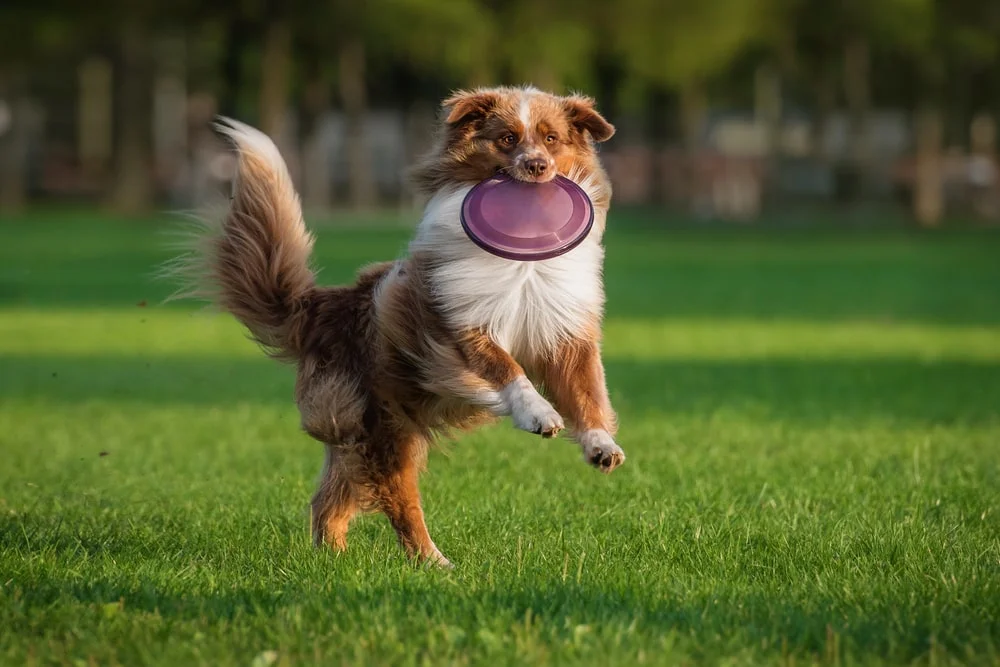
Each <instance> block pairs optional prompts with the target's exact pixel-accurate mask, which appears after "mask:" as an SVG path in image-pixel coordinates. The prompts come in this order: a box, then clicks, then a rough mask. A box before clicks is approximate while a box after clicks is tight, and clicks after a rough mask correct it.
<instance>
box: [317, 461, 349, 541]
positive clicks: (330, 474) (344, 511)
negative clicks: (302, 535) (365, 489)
mask: <svg viewBox="0 0 1000 667" xmlns="http://www.w3.org/2000/svg"><path fill="white" fill-rule="evenodd" d="M357 511H358V498H357V493H356V489H355V488H354V485H353V484H352V482H351V479H350V472H349V471H348V470H347V469H346V468H345V466H344V461H343V460H342V456H341V455H340V453H339V452H338V451H337V449H336V448H335V447H334V446H332V445H329V444H328V445H326V460H325V462H324V464H323V473H322V477H321V478H320V481H319V488H318V489H316V493H315V495H314V496H313V499H312V534H313V542H314V543H315V545H316V546H320V545H322V544H323V543H324V542H325V543H327V544H329V545H330V546H331V547H333V548H334V549H336V550H337V551H343V550H344V549H346V548H347V528H348V524H350V522H351V519H353V518H354V515H355V514H356V513H357Z"/></svg>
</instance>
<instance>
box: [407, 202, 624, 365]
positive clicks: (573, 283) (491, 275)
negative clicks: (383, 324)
mask: <svg viewBox="0 0 1000 667" xmlns="http://www.w3.org/2000/svg"><path fill="white" fill-rule="evenodd" d="M466 192H467V189H463V190H461V191H459V192H456V193H453V194H450V195H448V196H445V197H440V198H436V199H435V200H432V202H431V203H430V204H429V205H428V207H427V212H426V214H425V216H424V219H423V221H422V222H421V225H420V229H419V230H418V232H417V236H416V238H415V239H414V242H413V244H412V246H411V248H412V249H413V250H419V251H421V252H425V253H432V254H433V255H434V256H435V258H436V261H435V268H434V269H433V270H432V272H431V274H430V275H429V276H428V279H429V282H430V284H429V287H430V289H431V291H432V293H433V295H434V297H435V302H436V303H437V304H438V306H439V307H440V308H441V310H442V314H443V315H444V317H445V318H446V320H447V322H448V324H449V325H450V326H451V327H453V328H455V329H459V330H461V329H483V330H485V331H486V332H487V333H488V334H489V336H490V337H491V338H492V339H493V340H494V341H496V343H497V344H499V345H500V346H501V347H503V348H504V349H505V350H507V351H508V352H510V353H511V354H513V355H514V356H515V357H522V356H534V355H537V354H540V353H544V352H545V351H547V350H551V349H553V348H554V347H555V346H557V345H558V344H559V342H560V341H563V340H566V339H568V338H572V337H576V336H579V335H581V334H582V332H583V331H584V330H585V329H586V327H587V326H589V325H591V324H592V323H593V322H594V321H595V319H596V318H597V317H599V316H600V313H601V309H602V308H603V305H604V290H603V286H602V281H601V266H602V263H603V258H604V251H603V248H602V247H601V245H600V243H599V242H598V241H597V240H596V239H587V240H585V241H584V242H583V243H581V244H580V245H579V246H577V247H576V248H574V249H573V250H571V251H570V252H568V253H566V254H565V255H561V256H559V257H555V258H552V259H548V260H543V261H537V262H519V261H513V260H507V259H503V258H500V257H496V256H494V255H491V254H490V253H488V252H486V251H485V250H483V249H482V248H480V247H478V246H477V245H476V244H474V243H473V242H472V241H471V240H470V239H469V238H468V237H467V236H466V235H465V233H464V232H463V231H462V228H461V224H460V222H459V217H458V210H459V206H460V205H461V202H462V199H463V198H464V195H465V193H466Z"/></svg>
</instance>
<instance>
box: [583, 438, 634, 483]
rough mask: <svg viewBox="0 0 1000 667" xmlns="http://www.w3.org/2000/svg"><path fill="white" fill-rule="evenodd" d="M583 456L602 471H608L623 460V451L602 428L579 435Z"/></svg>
mask: <svg viewBox="0 0 1000 667" xmlns="http://www.w3.org/2000/svg"><path fill="white" fill-rule="evenodd" d="M580 447H581V448H583V458H584V459H585V460H586V461H587V463H589V464H590V465H592V466H594V467H595V468H597V469H598V470H600V471H601V472H603V473H609V472H611V471H612V470H614V469H615V468H617V467H618V466H620V465H621V464H622V463H624V462H625V452H624V451H622V448H621V447H619V446H618V444H617V443H615V441H614V438H612V437H611V434H610V433H608V432H607V431H605V430H603V429H593V430H590V431H585V432H584V433H583V435H581V436H580Z"/></svg>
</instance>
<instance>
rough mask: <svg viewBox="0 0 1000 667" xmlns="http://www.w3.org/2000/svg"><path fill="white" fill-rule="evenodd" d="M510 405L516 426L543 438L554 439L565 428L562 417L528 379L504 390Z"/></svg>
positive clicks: (522, 379)
mask: <svg viewBox="0 0 1000 667" xmlns="http://www.w3.org/2000/svg"><path fill="white" fill-rule="evenodd" d="M504 394H506V399H507V401H508V404H509V405H510V416H511V419H512V420H513V421H514V426H516V427H517V428H519V429H521V430H522V431H527V432H528V433H536V434H538V435H541V436H542V437H543V438H553V437H555V436H556V435H557V434H558V433H559V431H561V430H563V428H565V425H564V424H563V419H562V417H560V416H559V413H558V412H556V410H555V408H553V407H552V405H551V404H550V403H549V402H548V401H546V400H545V399H544V398H543V397H542V395H541V394H539V393H538V391H537V390H536V389H535V387H534V386H532V384H531V382H529V381H528V379H527V378H520V379H518V380H515V381H514V382H511V383H510V384H509V385H507V387H506V388H504Z"/></svg>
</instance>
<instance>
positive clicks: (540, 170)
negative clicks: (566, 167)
mask: <svg viewBox="0 0 1000 667" xmlns="http://www.w3.org/2000/svg"><path fill="white" fill-rule="evenodd" d="M524 168H525V169H527V170H528V173H529V174H531V175H532V176H541V175H542V174H544V173H545V170H546V169H548V168H549V163H548V160H546V159H544V158H540V157H533V158H531V159H530V160H525V161H524Z"/></svg>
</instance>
